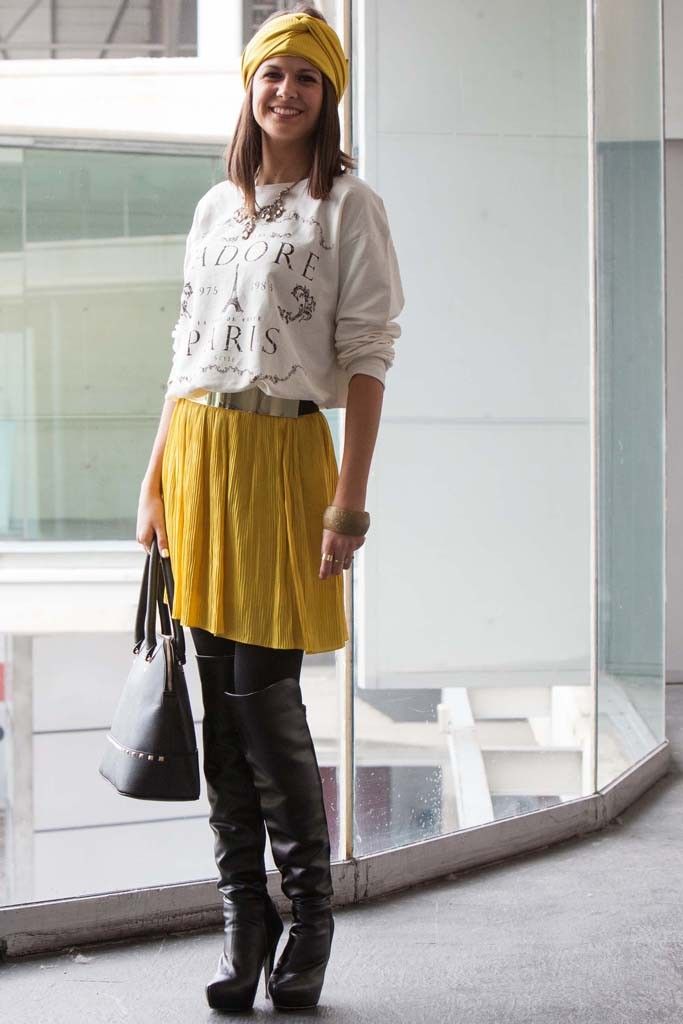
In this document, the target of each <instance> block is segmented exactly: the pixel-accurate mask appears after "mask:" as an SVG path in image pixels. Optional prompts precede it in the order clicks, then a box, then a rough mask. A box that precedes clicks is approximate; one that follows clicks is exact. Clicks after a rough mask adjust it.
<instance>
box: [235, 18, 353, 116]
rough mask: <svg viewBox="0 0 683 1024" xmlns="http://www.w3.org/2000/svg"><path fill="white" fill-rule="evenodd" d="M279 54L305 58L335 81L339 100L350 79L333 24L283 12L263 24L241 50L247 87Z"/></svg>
mask: <svg viewBox="0 0 683 1024" xmlns="http://www.w3.org/2000/svg"><path fill="white" fill-rule="evenodd" d="M277 53H284V54H291V56H293V57H303V58H304V60H307V61H309V62H310V63H311V64H314V65H315V66H316V67H317V68H318V69H319V70H320V71H322V72H323V74H324V75H327V77H328V78H329V79H330V81H331V82H332V85H333V86H334V88H335V91H336V93H337V103H339V102H340V100H341V98H342V96H343V95H344V91H345V89H346V86H347V85H348V81H349V69H348V63H349V62H348V59H347V57H345V56H344V50H343V48H342V44H341V42H340V40H339V36H338V35H337V33H336V32H335V31H334V29H333V28H332V26H331V25H328V24H327V22H326V21H321V19H320V18H312V17H311V15H310V14H283V15H281V16H280V17H279V18H272V19H271V20H270V21H269V22H267V23H266V24H265V25H262V26H261V28H260V29H258V31H257V32H255V33H254V35H253V36H252V38H251V39H250V40H249V42H248V43H247V45H246V46H245V48H244V51H243V53H242V82H243V83H244V88H245V89H246V88H247V86H248V85H249V82H250V80H251V77H252V75H253V74H254V72H255V71H256V69H257V68H258V67H259V65H260V64H262V63H263V61H264V60H267V59H268V58H269V57H274V56H275V54H277Z"/></svg>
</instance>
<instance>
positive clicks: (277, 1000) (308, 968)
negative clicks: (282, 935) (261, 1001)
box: [269, 897, 334, 1010]
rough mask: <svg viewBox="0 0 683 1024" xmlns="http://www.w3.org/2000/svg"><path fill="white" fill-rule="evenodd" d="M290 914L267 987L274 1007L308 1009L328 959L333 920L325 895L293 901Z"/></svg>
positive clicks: (317, 992) (315, 998)
mask: <svg viewBox="0 0 683 1024" xmlns="http://www.w3.org/2000/svg"><path fill="white" fill-rule="evenodd" d="M292 917H293V919H294V923H293V924H292V927H291V928H290V930H289V937H288V939H287V945H286V946H285V948H284V950H283V953H282V957H281V958H280V962H279V963H278V966H277V967H276V969H275V971H274V972H273V974H272V977H271V979H270V985H269V989H270V994H271V998H272V1000H273V1005H274V1006H275V1007H276V1008H277V1009H278V1010H308V1009H310V1008H311V1007H313V1006H317V1004H318V1000H319V999H320V993H321V990H322V987H323V981H324V979H325V968H326V967H327V961H328V960H329V958H330V947H331V945H332V936H333V934H334V919H333V917H332V911H331V909H330V905H329V898H328V897H323V898H322V899H319V900H297V899H295V900H293V901H292Z"/></svg>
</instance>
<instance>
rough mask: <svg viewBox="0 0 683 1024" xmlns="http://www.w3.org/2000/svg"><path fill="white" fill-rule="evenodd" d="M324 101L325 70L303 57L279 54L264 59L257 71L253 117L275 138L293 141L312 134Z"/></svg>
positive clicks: (254, 86) (254, 84)
mask: <svg viewBox="0 0 683 1024" xmlns="http://www.w3.org/2000/svg"><path fill="white" fill-rule="evenodd" d="M322 102H323V74H322V71H320V70H319V69H318V68H317V67H316V66H315V65H314V64H310V63H309V62H308V61H307V60H304V59H303V57H293V56H290V55H289V54H287V55H284V54H278V55H277V56H275V57H269V58H268V59H267V60H264V62H263V64H261V65H259V67H258V68H257V69H256V72H255V73H254V80H253V91H252V109H253V112H254V117H255V118H256V121H257V122H258V124H259V125H260V126H261V128H262V129H263V131H264V132H267V133H268V135H270V136H271V137H272V138H273V139H274V140H275V139H277V140H278V141H282V142H285V141H286V142H294V141H295V140H297V139H304V138H306V137H307V136H309V135H311V134H312V133H313V132H314V131H315V129H316V126H317V124H318V116H319V114H320V109H321V107H322ZM273 108H276V109H275V110H274V109H273ZM280 110H282V111H283V113H278V111H280Z"/></svg>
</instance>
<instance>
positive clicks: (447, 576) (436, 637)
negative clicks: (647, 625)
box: [356, 0, 590, 686]
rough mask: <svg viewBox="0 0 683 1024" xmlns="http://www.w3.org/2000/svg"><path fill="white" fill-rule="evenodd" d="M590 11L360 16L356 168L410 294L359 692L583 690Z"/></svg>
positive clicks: (372, 497) (377, 8)
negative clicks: (364, 688)
mask: <svg viewBox="0 0 683 1024" xmlns="http://www.w3.org/2000/svg"><path fill="white" fill-rule="evenodd" d="M585 6H586V5H585V3H584V2H583V0H575V2H567V3H562V4H547V3H545V2H543V0H514V2H507V3H505V4H489V5H487V4H481V3H478V2H476V0H459V2H458V3H452V2H450V0H435V2H433V3H432V4H431V5H430V9H429V16H428V17H425V10H424V4H423V3H420V2H417V0H408V2H405V3H402V4H401V5H400V7H399V6H397V5H396V4H394V3H391V2H390V0H365V2H361V3H359V4H358V19H359V22H360V23H361V24H362V26H363V27H364V29H365V33H366V40H365V47H366V50H367V54H368V55H369V56H368V57H367V58H366V60H365V61H361V63H362V66H363V71H364V74H365V81H364V82H361V83H360V89H359V95H360V102H361V103H362V104H363V109H362V111H361V114H362V117H361V118H360V122H359V123H360V124H361V137H360V138H359V145H360V152H361V157H362V165H361V174H362V175H363V176H364V177H366V178H367V179H368V180H369V181H370V183H371V184H372V185H373V186H374V187H375V188H376V189H377V191H378V192H379V193H380V194H381V195H382V197H383V198H384V200H385V204H386V207H387V210H388V213H389V217H390V222H391V225H392V230H393V234H394V239H395V242H396V246H397V251H398V256H399V262H400V266H401V270H402V275H403V281H404V291H405V294H406V308H405V311H404V313H403V314H402V315H401V317H400V322H401V324H402V327H403V334H402V337H401V338H400V339H399V340H398V342H397V345H396V361H395V364H394V366H393V367H392V369H391V370H390V372H389V375H388V378H387V386H386V392H385V396H384V411H383V416H382V425H381V430H380V437H379V440H378V448H377V455H376V459H375V463H374V467H373V472H372V477H371V484H370V489H369V494H368V509H369V511H370V513H371V516H372V526H371V530H370V533H369V536H368V541H367V543H366V545H365V546H364V548H363V549H361V551H362V553H363V559H364V566H365V570H366V581H365V589H364V591H363V590H362V589H361V588H359V595H358V600H359V611H360V615H359V621H360V622H361V624H362V629H361V633H360V636H359V640H360V653H361V672H360V681H361V685H363V684H364V685H369V686H415V685H420V684H422V685H426V686H446V685H454V683H456V682H462V683H464V684H465V685H473V684H475V685H476V682H477V681H485V682H488V684H489V685H500V686H505V685H508V684H510V685H520V684H523V683H524V684H527V685H529V684H531V685H534V684H539V685H548V684H549V683H551V682H565V683H568V682H572V683H576V682H578V683H583V684H585V683H587V682H588V669H589V640H590V637H589V595H590V578H589V570H590V565H589V525H590V515H589V493H590V491H589V485H590V475H589V461H588V460H589V451H590V442H589V401H590V387H589V379H588V371H589V319H588V195H587V173H588V163H587V161H588V157H587V137H586V74H585ZM362 35H363V33H362V32H357V33H356V36H357V37H362Z"/></svg>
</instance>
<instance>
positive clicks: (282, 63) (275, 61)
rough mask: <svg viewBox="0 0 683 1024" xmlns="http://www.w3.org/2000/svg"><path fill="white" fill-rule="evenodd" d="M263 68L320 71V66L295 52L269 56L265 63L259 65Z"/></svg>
mask: <svg viewBox="0 0 683 1024" xmlns="http://www.w3.org/2000/svg"><path fill="white" fill-rule="evenodd" d="M259 66H260V68H261V70H266V69H267V68H277V69H278V70H280V71H315V72H318V68H317V67H316V66H315V64H311V63H310V61H307V60H305V59H304V58H303V57H295V56H294V55H293V54H285V53H281V54H278V55H277V57H269V58H268V59H267V60H264V62H263V64H261V65H259Z"/></svg>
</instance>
